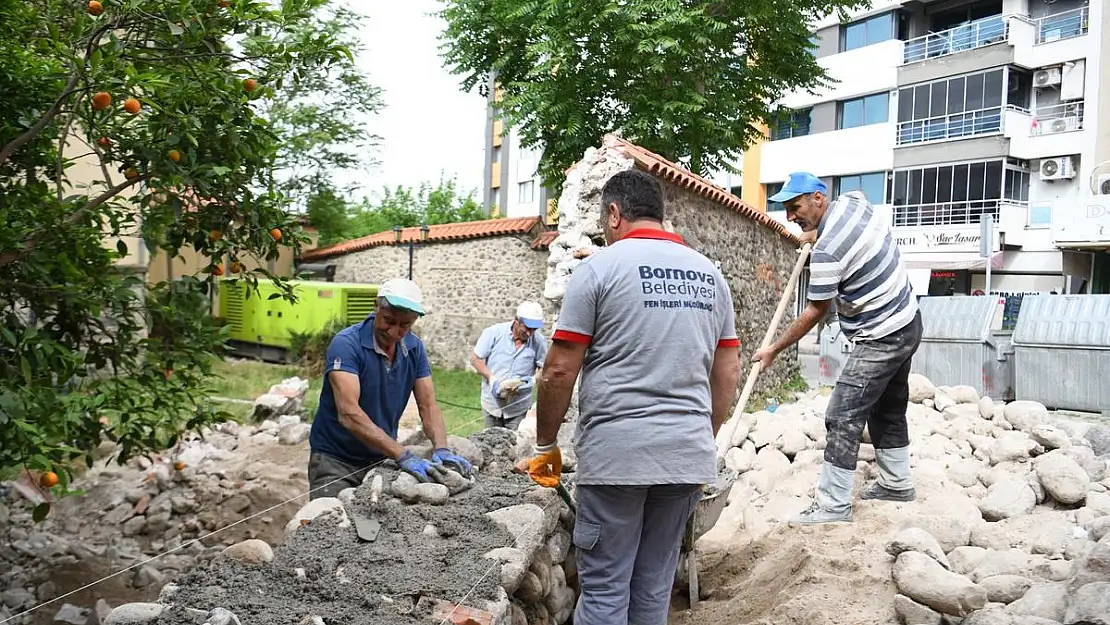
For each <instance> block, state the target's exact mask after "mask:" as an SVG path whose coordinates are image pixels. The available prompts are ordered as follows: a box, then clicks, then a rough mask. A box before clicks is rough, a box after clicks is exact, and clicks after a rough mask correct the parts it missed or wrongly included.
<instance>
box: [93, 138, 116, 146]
mask: <svg viewBox="0 0 1110 625" xmlns="http://www.w3.org/2000/svg"><path fill="white" fill-rule="evenodd" d="M96 143H97V145H99V146H100V147H102V148H110V147H112V140H111V139H109V138H108V137H101V138H99V139H97V140H96Z"/></svg>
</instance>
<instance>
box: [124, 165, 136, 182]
mask: <svg viewBox="0 0 1110 625" xmlns="http://www.w3.org/2000/svg"><path fill="white" fill-rule="evenodd" d="M123 175H124V176H127V177H128V178H129V179H131V178H138V177H139V172H138V170H136V169H135V168H134V167H128V168H127V170H126V171H124V172H123Z"/></svg>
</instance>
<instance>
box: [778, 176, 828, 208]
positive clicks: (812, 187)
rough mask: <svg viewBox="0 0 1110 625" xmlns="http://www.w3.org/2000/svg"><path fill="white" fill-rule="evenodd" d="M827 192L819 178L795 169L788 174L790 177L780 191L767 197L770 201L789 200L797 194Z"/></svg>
mask: <svg viewBox="0 0 1110 625" xmlns="http://www.w3.org/2000/svg"><path fill="white" fill-rule="evenodd" d="M818 191H820V192H821V193H828V192H829V191H828V187H826V186H825V183H824V182H821V179H820V178H818V177H817V176H814V175H813V174H811V173H809V172H807V171H796V172H794V173H792V174H790V178H789V179H788V180H787V181H786V182H785V183H784V184H783V185H782V191H779V192H778V193H776V194H774V195H772V196H771V197H770V198H768V199H769V200H770V201H772V202H789V201H790V200H793V199H794V198H796V197H798V196H799V195H806V194H809V193H816V192H818Z"/></svg>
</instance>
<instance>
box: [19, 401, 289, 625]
mask: <svg viewBox="0 0 1110 625" xmlns="http://www.w3.org/2000/svg"><path fill="white" fill-rule="evenodd" d="M309 428H310V426H309V425H308V424H306V423H302V422H301V421H300V419H299V418H298V417H297V416H296V415H284V416H282V417H280V418H279V419H278V420H276V421H264V422H262V423H261V424H259V425H257V426H248V427H244V426H240V425H239V424H237V423H234V422H228V423H224V424H221V425H219V426H218V427H216V428H215V429H211V430H206V431H205V432H203V433H202V436H194V437H192V438H189V439H187V440H183V441H182V442H181V443H180V444H179V445H178V446H177V447H176V448H175V449H173V450H169V451H167V452H165V453H164V454H161V455H158V456H153V457H151V458H146V457H140V458H135V459H132V460H131V461H130V462H128V463H127V464H126V465H123V466H120V465H117V464H115V463H114V462H112V461H111V455H112V454H113V453H114V451H113V450H111V449H105V450H102V453H103V457H102V458H101V459H100V461H98V462H97V463H96V464H95V465H94V467H93V468H92V469H91V470H90V471H89V472H88V473H87V474H85V475H84V476H83V477H82V478H80V479H79V480H77V481H76V482H75V484H74V485H73V488H75V489H77V490H82V491H85V493H86V494H84V495H74V496H71V497H67V498H65V499H62V500H61V501H59V502H57V503H56V504H55V505H54V507H53V510H52V511H51V513H50V515H49V516H48V517H47V518H46V520H44V521H43V522H41V523H38V524H36V523H34V522H33V520H32V513H31V511H32V508H33V505H34V503H35V502H34V501H28V500H26V499H24V498H22V497H20V496H19V493H18V492H17V491H16V489H11V490H10V491H9V492H8V496H7V498H6V499H4V500H0V620H3V619H6V618H8V617H10V616H12V615H13V614H17V613H19V612H20V611H22V610H26V609H28V608H30V607H32V606H35V605H37V604H38V603H40V602H43V601H47V600H51V599H54V598H55V597H57V596H58V595H59V594H61V593H63V592H65V591H68V590H71V589H73V588H76V587H79V586H82V585H84V584H86V583H89V582H92V581H95V580H97V579H100V578H101V577H103V576H104V575H105V574H107V573H110V572H113V571H116V570H120V569H123V568H126V567H129V566H133V565H135V564H137V563H139V562H142V561H145V560H147V559H148V558H151V557H153V556H155V555H158V554H161V553H165V552H170V553H169V554H168V555H165V556H163V557H160V558H158V559H156V560H153V561H151V562H149V563H147V564H144V565H142V566H139V567H137V568H135V569H134V570H132V571H130V572H128V573H125V574H123V575H120V576H117V577H113V578H111V579H109V580H107V581H106V582H104V583H103V584H100V585H98V586H97V587H95V588H94V589H92V590H91V591H90V592H89V593H87V594H83V595H82V596H80V597H75V598H72V599H70V601H72V602H74V604H72V605H70V604H58V605H55V606H52V607H50V608H49V609H51V610H52V611H54V612H56V613H57V619H58V620H59V622H65V623H71V624H73V625H95V624H96V623H98V622H100V617H101V616H103V615H104V614H105V612H106V611H107V609H109V607H108V606H107V605H106V604H105V602H104V601H103V600H100V601H99V602H98V601H97V599H96V598H97V597H100V598H103V597H110V598H113V599H115V600H118V599H121V598H122V599H123V600H132V599H138V598H144V597H148V596H151V597H152V596H154V595H155V594H156V593H157V592H158V589H159V588H160V587H161V586H162V585H163V584H165V583H166V582H169V581H172V580H173V579H174V578H176V577H177V576H179V575H181V574H182V573H184V572H185V571H187V570H189V569H191V568H193V567H194V566H195V565H197V564H198V563H202V562H207V561H209V560H211V559H212V558H214V557H215V556H217V555H218V554H219V553H221V552H222V551H223V549H224V547H225V546H226V545H228V544H231V543H234V542H237V541H240V540H242V539H244V538H253V537H255V536H260V537H263V538H277V537H279V536H280V535H281V527H280V525H278V524H277V523H275V519H276V518H279V517H281V516H283V515H289V514H292V513H293V512H294V511H295V510H296V505H294V504H290V505H289V506H287V507H283V508H277V509H275V510H273V511H272V512H271V513H269V514H267V515H265V516H264V517H262V518H259V519H257V520H256V522H255V523H252V524H250V525H247V524H244V525H242V526H237V527H236V528H234V529H233V530H232V531H229V532H224V533H221V534H219V535H217V536H216V537H214V538H212V539H206V540H205V541H203V542H194V539H196V538H198V537H201V536H203V535H204V534H206V533H208V532H210V531H212V530H215V529H217V528H219V527H223V526H225V525H228V524H230V523H232V522H234V521H237V520H239V519H240V518H242V517H244V516H247V515H248V514H249V511H250V510H264V509H267V508H270V507H272V506H274V505H276V504H278V503H280V502H282V501H284V500H286V499H289V498H292V497H295V496H297V495H299V494H302V493H303V492H304V490H305V487H304V468H303V467H304V458H305V452H304V451H300V452H293V453H290V451H289V449H290V448H289V447H286V445H303V443H304V441H305V440H306V438H307V435H308V429H309ZM274 459H281V460H282V462H288V463H289V464H279V463H277V462H274V461H273V460H274ZM286 508H289V509H286ZM81 601H86V603H84V604H83V605H78V602H81ZM95 604H99V605H95ZM28 622H29V621H28Z"/></svg>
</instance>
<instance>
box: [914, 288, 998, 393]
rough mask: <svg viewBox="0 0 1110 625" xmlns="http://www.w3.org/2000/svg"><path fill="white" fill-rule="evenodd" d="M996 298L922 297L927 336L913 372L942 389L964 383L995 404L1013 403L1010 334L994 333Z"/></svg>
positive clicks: (924, 325)
mask: <svg viewBox="0 0 1110 625" xmlns="http://www.w3.org/2000/svg"><path fill="white" fill-rule="evenodd" d="M999 301H1000V300H999V299H998V298H996V297H947V296H946V297H923V298H921V299H920V300H918V306H919V307H920V308H921V323H922V336H921V345H920V346H919V347H918V348H917V353H916V354H915V355H914V358H913V362H912V363H911V364H910V371H911V372H913V373H918V374H921V375H923V376H925V377H927V378H929V380H930V381H931V382H932V383H933V384H936V385H938V386H956V385H960V384H965V385H967V386H970V387H972V388H974V389H975V390H976V391H977V392H978V393H979V394H980V395H987V396H989V397H992V398H994V399H1002V400H1010V399H1013V398H1014V395H1015V392H1014V368H1013V364H1014V363H1013V360H1012V359H1011V358H1010V354H1011V353H1012V352H1011V348H1010V340H1009V339H1010V333H1009V332H1007V331H994V332H992V330H991V325H992V323H993V321H994V319H995V317H996V315H997V314H998V313H999V309H1000V304H999Z"/></svg>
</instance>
